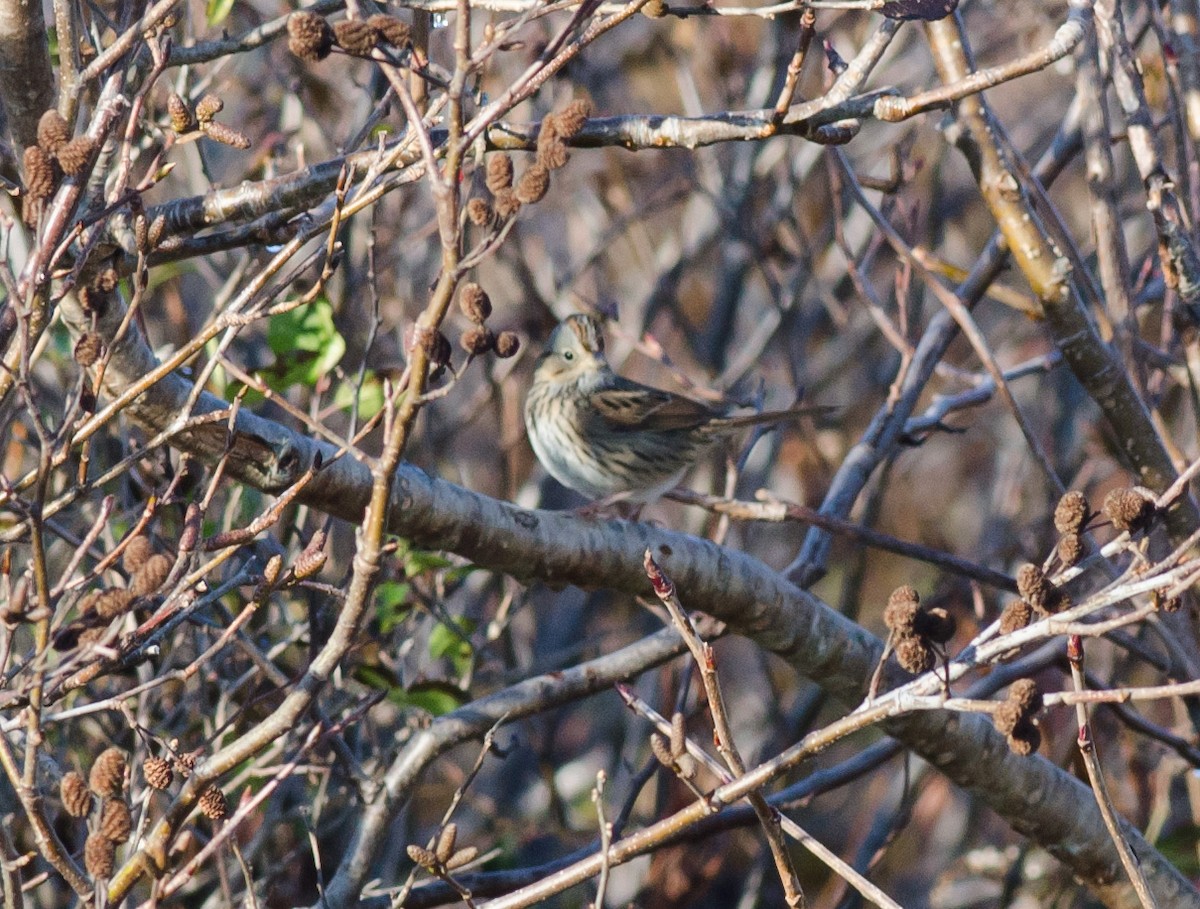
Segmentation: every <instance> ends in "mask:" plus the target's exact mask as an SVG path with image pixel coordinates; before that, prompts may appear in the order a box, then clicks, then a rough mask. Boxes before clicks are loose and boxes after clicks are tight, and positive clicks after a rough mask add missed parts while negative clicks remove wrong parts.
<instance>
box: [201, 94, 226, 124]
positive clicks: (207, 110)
mask: <svg viewBox="0 0 1200 909" xmlns="http://www.w3.org/2000/svg"><path fill="white" fill-rule="evenodd" d="M224 109H225V102H224V101H222V100H221V99H220V98H218V97H217V96H216V95H205V96H204V97H203V98H201V99H200V100H199V101H197V102H196V119H197V120H199V121H200V122H201V123H202V124H203V123H211V122H212V121H213V119H214V118H215V117H216V116H217V114H219V113H220V112H221V111H223V110H224Z"/></svg>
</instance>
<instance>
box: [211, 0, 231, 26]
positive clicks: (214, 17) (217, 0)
mask: <svg viewBox="0 0 1200 909" xmlns="http://www.w3.org/2000/svg"><path fill="white" fill-rule="evenodd" d="M232 9H233V0H208V4H207V6H205V8H204V16H205V18H206V19H207V20H208V24H209V25H210V26H212V25H220V24H221V23H222V22H224V21H225V19H226V17H227V16H228V15H229V13H230V11H231V10H232Z"/></svg>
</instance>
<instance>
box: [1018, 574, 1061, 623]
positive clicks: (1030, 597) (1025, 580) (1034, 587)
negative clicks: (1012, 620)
mask: <svg viewBox="0 0 1200 909" xmlns="http://www.w3.org/2000/svg"><path fill="white" fill-rule="evenodd" d="M1053 591H1054V588H1053V586H1052V585H1051V583H1050V581H1049V580H1047V578H1046V574H1045V572H1043V571H1042V569H1041V568H1039V567H1038V566H1037V565H1034V564H1033V563H1032V562H1026V563H1025V564H1024V565H1022V566H1021V567H1020V568H1018V569H1017V592H1018V593H1019V594H1021V599H1023V600H1024V601H1025V602H1027V603H1028V604H1029V605H1030V606H1032V607H1033V608H1034V609H1037V610H1039V611H1043V612H1044V611H1046V604H1047V602H1048V601H1049V600H1050V599H1051V598H1052V596H1053Z"/></svg>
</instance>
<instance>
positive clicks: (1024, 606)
mask: <svg viewBox="0 0 1200 909" xmlns="http://www.w3.org/2000/svg"><path fill="white" fill-rule="evenodd" d="M1032 618H1033V607H1032V606H1030V605H1029V604H1028V603H1026V602H1025V601H1024V600H1013V601H1012V602H1011V603H1009V604H1008V605H1007V606H1005V607H1004V612H1002V613H1000V633H1001V634H1012V633H1013V632H1014V631H1018V630H1020V629H1022V628H1024V627H1025V626H1026V625H1028V624H1029V620H1030V619H1032Z"/></svg>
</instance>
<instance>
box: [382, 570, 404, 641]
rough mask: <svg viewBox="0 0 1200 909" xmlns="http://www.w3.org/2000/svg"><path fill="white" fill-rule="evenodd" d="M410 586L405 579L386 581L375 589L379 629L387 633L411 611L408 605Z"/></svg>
mask: <svg viewBox="0 0 1200 909" xmlns="http://www.w3.org/2000/svg"><path fill="white" fill-rule="evenodd" d="M408 591H409V586H408V585H407V584H405V583H404V582H403V581H384V582H383V583H382V584H380V585H379V586H378V587H377V588H376V590H375V617H376V618H377V619H378V620H379V630H380V632H382V633H383V634H387V633H388V632H389V631H391V630H392V629H393V628H395V627H396V626H397V625H399V624H400V623H401V622H403V621H404V617H405V616H407V615H408V613H409V612H410V611H411V610H410V609H409V606H408Z"/></svg>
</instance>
